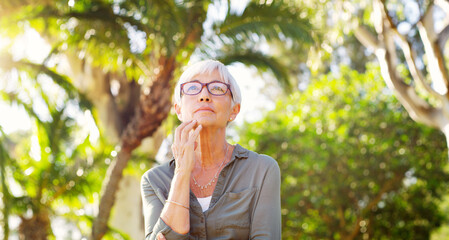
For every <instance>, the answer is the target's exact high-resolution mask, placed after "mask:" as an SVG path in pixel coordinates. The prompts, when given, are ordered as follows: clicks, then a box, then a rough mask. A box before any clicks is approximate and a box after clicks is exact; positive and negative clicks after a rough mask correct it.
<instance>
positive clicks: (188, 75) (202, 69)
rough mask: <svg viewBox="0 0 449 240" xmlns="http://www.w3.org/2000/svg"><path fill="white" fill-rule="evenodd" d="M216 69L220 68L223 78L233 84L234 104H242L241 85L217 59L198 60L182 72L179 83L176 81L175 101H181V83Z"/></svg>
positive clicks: (219, 71) (231, 88)
mask: <svg viewBox="0 0 449 240" xmlns="http://www.w3.org/2000/svg"><path fill="white" fill-rule="evenodd" d="M214 70H218V73H219V74H220V77H221V79H222V80H223V81H224V82H225V83H228V84H229V85H230V86H231V87H230V90H231V92H232V106H234V105H235V104H240V103H241V102H242V94H241V93H240V88H239V85H238V84H237V82H236V81H235V79H234V77H232V75H231V73H230V72H229V71H228V69H227V68H226V66H225V65H224V64H223V63H221V62H219V61H217V60H204V61H201V62H197V63H195V64H193V65H191V66H189V67H188V68H187V69H186V70H185V71H184V72H183V73H182V75H181V77H180V78H179V81H178V83H176V86H175V93H174V98H175V99H174V100H175V103H176V104H179V103H180V102H181V84H183V83H185V82H188V81H190V80H192V78H193V77H194V76H195V75H198V74H204V73H208V74H210V73H212V72H213V71H214Z"/></svg>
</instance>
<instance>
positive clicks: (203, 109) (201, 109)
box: [195, 107, 214, 113]
mask: <svg viewBox="0 0 449 240" xmlns="http://www.w3.org/2000/svg"><path fill="white" fill-rule="evenodd" d="M203 111H208V112H214V110H212V108H209V107H200V108H198V109H197V110H195V113H197V112H203Z"/></svg>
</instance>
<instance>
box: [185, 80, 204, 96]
mask: <svg viewBox="0 0 449 240" xmlns="http://www.w3.org/2000/svg"><path fill="white" fill-rule="evenodd" d="M182 91H183V92H184V93H185V94H187V95H192V94H198V93H199V92H201V83H198V82H188V83H185V84H184V85H183V86H182Z"/></svg>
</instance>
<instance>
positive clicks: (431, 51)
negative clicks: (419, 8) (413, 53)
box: [418, 6, 449, 98]
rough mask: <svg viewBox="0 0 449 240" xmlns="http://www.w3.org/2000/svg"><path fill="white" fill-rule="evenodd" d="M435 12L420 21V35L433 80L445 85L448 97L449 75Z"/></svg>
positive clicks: (431, 8) (431, 9)
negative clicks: (435, 24) (436, 26)
mask: <svg viewBox="0 0 449 240" xmlns="http://www.w3.org/2000/svg"><path fill="white" fill-rule="evenodd" d="M429 12H430V13H432V12H433V7H432V6H431V7H430V8H429ZM433 28H434V26H433V14H428V15H426V17H425V18H423V19H422V20H421V21H420V22H418V30H419V35H420V36H421V40H422V42H423V44H424V50H425V52H426V57H427V61H428V64H427V68H428V71H429V74H430V77H431V79H432V82H434V83H436V84H438V85H440V86H445V89H444V91H445V93H446V97H448V98H449V93H448V90H449V75H448V73H447V70H446V66H445V61H444V56H443V54H442V52H441V49H440V46H439V44H438V39H437V36H436V34H435V32H434V29H433Z"/></svg>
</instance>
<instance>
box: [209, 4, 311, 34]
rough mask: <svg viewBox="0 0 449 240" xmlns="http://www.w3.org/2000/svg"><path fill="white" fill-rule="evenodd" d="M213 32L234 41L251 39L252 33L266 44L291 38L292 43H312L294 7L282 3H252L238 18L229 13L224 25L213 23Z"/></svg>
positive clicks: (303, 22)
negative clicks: (264, 40)
mask: <svg viewBox="0 0 449 240" xmlns="http://www.w3.org/2000/svg"><path fill="white" fill-rule="evenodd" d="M214 29H215V32H216V34H217V35H218V36H219V37H220V38H222V39H223V38H228V39H232V40H233V41H240V40H241V39H251V38H252V35H253V34H255V35H257V36H259V37H260V36H263V37H265V38H266V39H267V40H268V41H271V40H275V39H282V38H290V39H292V40H293V41H301V42H306V43H311V42H313V39H312V36H311V34H310V33H311V30H312V27H311V25H310V23H309V22H308V21H307V19H304V18H301V17H300V11H299V9H298V8H297V7H295V6H289V5H288V4H286V3H284V2H283V1H275V2H273V3H271V4H260V3H256V2H254V1H252V2H250V3H249V4H248V6H247V7H246V8H245V10H244V12H243V13H242V14H241V15H237V14H236V13H230V14H229V15H227V16H226V18H225V20H224V21H223V22H221V23H217V24H215V26H214Z"/></svg>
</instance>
